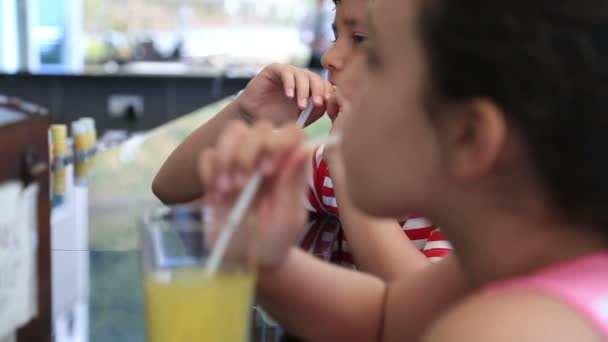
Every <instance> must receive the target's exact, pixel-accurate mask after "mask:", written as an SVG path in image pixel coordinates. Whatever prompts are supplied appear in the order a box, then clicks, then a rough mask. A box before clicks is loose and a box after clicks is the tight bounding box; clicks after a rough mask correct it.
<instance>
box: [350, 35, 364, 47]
mask: <svg viewBox="0 0 608 342" xmlns="http://www.w3.org/2000/svg"><path fill="white" fill-rule="evenodd" d="M352 39H353V43H354V44H355V45H361V44H363V43H365V41H366V40H367V37H366V36H364V35H362V34H354V35H353V36H352Z"/></svg>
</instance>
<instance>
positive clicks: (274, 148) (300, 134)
mask: <svg viewBox="0 0 608 342" xmlns="http://www.w3.org/2000/svg"><path fill="white" fill-rule="evenodd" d="M305 137H306V135H305V133H304V131H303V130H302V129H301V128H300V127H298V126H296V125H295V124H290V125H288V126H285V127H284V128H282V129H281V130H280V131H276V132H274V133H273V134H271V135H270V136H269V137H268V139H266V140H265V141H264V146H263V149H264V152H265V154H266V156H267V157H265V158H264V160H263V163H262V171H263V172H264V174H266V175H272V174H274V173H275V172H276V171H277V169H278V167H279V166H280V164H281V163H282V162H283V161H284V158H285V156H286V155H287V154H288V153H289V152H292V151H294V150H295V149H297V148H298V147H299V146H300V145H301V144H302V142H303V141H304V139H305Z"/></svg>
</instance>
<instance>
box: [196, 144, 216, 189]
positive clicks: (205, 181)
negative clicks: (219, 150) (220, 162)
mask: <svg viewBox="0 0 608 342" xmlns="http://www.w3.org/2000/svg"><path fill="white" fill-rule="evenodd" d="M216 163H217V156H216V151H215V150H214V149H212V148H207V149H205V150H203V151H202V152H201V154H200V157H199V163H198V168H199V175H200V178H201V184H202V185H203V188H204V189H205V190H206V191H207V193H211V192H213V191H214V189H215V176H216V173H215V169H216Z"/></svg>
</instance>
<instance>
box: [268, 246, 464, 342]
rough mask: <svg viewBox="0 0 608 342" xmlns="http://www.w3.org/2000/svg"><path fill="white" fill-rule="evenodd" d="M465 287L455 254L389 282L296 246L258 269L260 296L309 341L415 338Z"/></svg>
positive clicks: (282, 321)
mask: <svg viewBox="0 0 608 342" xmlns="http://www.w3.org/2000/svg"><path fill="white" fill-rule="evenodd" d="M466 290H467V288H466V286H465V282H464V278H463V277H462V272H461V270H460V267H459V265H458V264H457V262H456V260H455V259H454V258H453V257H452V256H449V257H447V258H446V259H444V260H442V261H440V262H438V263H436V264H432V265H430V266H429V267H426V268H425V269H423V270H421V271H420V272H417V273H416V276H415V277H411V276H410V277H408V278H407V279H402V280H400V281H397V282H393V283H390V284H389V285H387V283H384V282H382V281H381V280H380V279H378V278H376V277H373V276H371V275H366V274H363V273H361V272H354V271H351V270H347V269H344V268H340V267H337V266H333V265H330V264H328V263H325V262H323V261H321V260H318V259H316V258H314V257H312V256H310V255H307V254H305V253H304V252H302V251H299V250H297V249H295V248H294V249H292V250H291V251H290V252H289V253H288V256H287V257H286V258H285V261H284V262H283V263H282V264H280V265H279V266H278V267H277V268H276V269H273V270H272V271H266V272H261V273H260V274H259V278H258V293H257V299H258V301H259V302H260V303H261V304H262V306H263V307H264V308H265V309H266V310H268V312H269V313H270V314H271V315H273V317H274V318H276V319H277V320H278V321H279V322H280V323H281V324H282V325H283V326H284V327H285V328H286V329H287V330H288V331H290V332H292V333H294V334H296V335H298V336H299V337H301V338H304V339H305V340H307V341H308V340H310V341H380V340H381V341H416V340H418V338H419V337H420V336H421V335H422V333H423V332H424V331H425V330H426V328H427V327H428V326H429V325H430V324H431V322H433V321H434V320H435V319H437V317H438V316H440V315H441V314H442V313H444V312H445V310H446V308H447V307H449V306H450V305H451V304H452V303H453V302H455V301H456V300H457V299H459V298H461V297H462V296H464V294H465V293H466Z"/></svg>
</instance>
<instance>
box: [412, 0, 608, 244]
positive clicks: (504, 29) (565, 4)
mask: <svg viewBox="0 0 608 342" xmlns="http://www.w3.org/2000/svg"><path fill="white" fill-rule="evenodd" d="M424 6H425V8H424V9H423V13H422V17H421V21H420V25H421V32H422V37H423V41H424V44H425V48H426V52H427V55H428V58H429V61H430V68H429V70H430V73H431V83H430V84H431V93H432V96H433V98H438V99H442V100H447V101H448V102H454V103H457V102H462V101H466V100H467V99H471V98H474V97H482V98H487V99H489V100H491V101H493V102H494V103H496V104H497V105H498V106H499V107H500V108H501V109H502V110H503V111H504V112H505V113H506V114H505V115H506V117H507V120H508V121H509V123H510V124H512V125H513V126H514V127H516V128H517V129H518V131H519V132H520V134H521V135H522V136H523V139H524V140H525V143H526V144H527V147H528V150H529V153H530V157H531V159H532V161H533V163H534V167H535V168H536V171H537V174H538V175H539V178H540V179H541V180H542V181H543V182H544V184H543V185H544V187H545V189H546V190H547V193H548V195H549V198H550V199H551V200H552V201H553V205H554V206H555V207H556V208H557V209H558V210H560V211H561V212H562V213H563V214H564V215H565V216H566V217H567V218H569V219H572V220H574V221H577V222H583V223H589V224H593V225H595V226H599V227H603V229H604V231H605V232H606V233H608V230H606V228H605V227H608V1H605V0H574V1H573V0H427V2H426V4H425V5H424Z"/></svg>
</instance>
